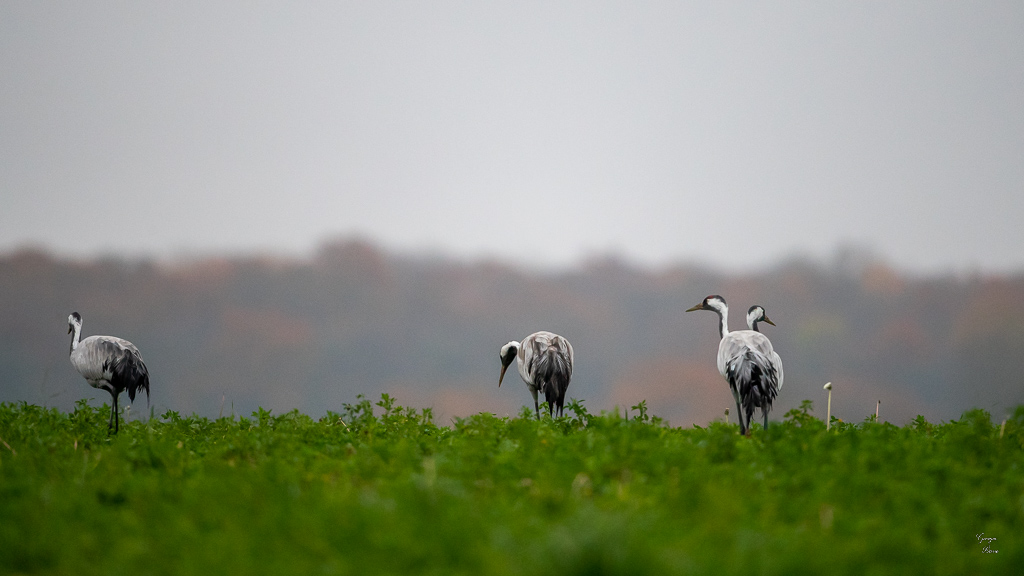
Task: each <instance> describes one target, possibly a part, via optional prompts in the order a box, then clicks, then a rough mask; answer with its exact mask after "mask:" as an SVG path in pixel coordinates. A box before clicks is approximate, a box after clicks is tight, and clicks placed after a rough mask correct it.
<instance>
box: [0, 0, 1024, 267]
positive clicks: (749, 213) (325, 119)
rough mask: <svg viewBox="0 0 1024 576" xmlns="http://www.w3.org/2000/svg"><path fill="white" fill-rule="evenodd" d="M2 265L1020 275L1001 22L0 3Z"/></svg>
mask: <svg viewBox="0 0 1024 576" xmlns="http://www.w3.org/2000/svg"><path fill="white" fill-rule="evenodd" d="M0 198H2V206H0V251H7V250H11V249H14V248H16V247H20V246H24V245H26V244H33V245H41V246H44V247H49V248H52V249H55V250H57V251H58V252H60V253H63V254H71V255H92V254H98V253H126V254H133V255H139V254H155V255H161V256H168V255H170V256H174V255H183V254H189V253H192V254H195V253H199V254H206V253H211V252H225V251H230V252H239V251H244V252H251V251H255V250H263V249H270V250H274V251H276V252H284V253H296V254H303V253H309V251H310V250H312V249H313V248H315V247H316V246H317V245H318V244H319V243H320V242H322V241H323V240H325V239H330V238H333V237H337V236H343V235H354V234H355V235H361V236H363V237H366V238H369V239H371V240H374V241H379V242H381V243H382V244H383V245H384V246H386V247H389V248H392V249H399V250H402V251H414V252H421V251H432V252H443V253H447V254H452V255H455V256H459V257H472V258H476V257H490V256H498V257H503V258H507V259H509V260H513V261H517V262H523V263H533V264H541V265H545V266H547V265H560V264H566V263H573V262H576V261H578V260H579V259H580V258H586V257H590V256H595V255H600V254H603V253H605V252H614V253H616V254H619V255H623V256H626V257H628V258H631V259H634V260H636V261H639V262H642V263H646V264H652V265H662V264H666V263H670V262H676V261H689V260H700V261H703V262H706V263H710V264H713V265H717V266H721V267H724V268H727V269H733V270H742V269H745V268H748V267H753V266H757V267H761V266H764V265H768V264H771V263H774V262H776V261H777V260H779V259H780V258H785V257H789V256H791V255H793V254H802V255H809V256H812V257H827V256H828V255H830V254H832V253H833V251H834V250H835V249H836V248H837V247H838V246H841V245H845V244H857V245H864V246H868V247H871V248H873V249H874V250H876V251H877V252H878V253H880V254H881V255H883V256H884V257H885V258H887V259H888V260H889V261H890V262H891V263H893V264H895V265H897V266H899V267H901V268H904V269H907V270H912V271H921V272H933V271H945V270H981V271H991V272H1002V271H1010V270H1019V269H1024V226H1022V225H1021V224H1020V219H1021V217H1022V215H1024V3H1022V2H1019V1H1013V2H966V1H956V2H939V1H935V0H928V1H926V2H892V1H889V0H886V1H884V2H862V1H857V2H848V3H840V2H820V1H812V2H805V3H800V2H770V3H769V2H751V3H729V2H720V1H710V2H636V1H627V2H616V3H606V2H595V1H591V0H587V1H581V2H547V1H544V2H528V1H523V0H515V1H513V2H471V1H467V2H411V1H410V2H383V1H377V0H375V1H372V2H350V3H349V2H344V3H343V2H338V1H331V2H323V3H312V2H296V1H292V0H289V1H285V2H279V3H278V2H211V1H209V0H202V1H199V2H116V3H108V2H85V1H75V2H61V3H52V2H43V1H39V0H33V1H24V2H21V1H18V2H15V1H11V0H0Z"/></svg>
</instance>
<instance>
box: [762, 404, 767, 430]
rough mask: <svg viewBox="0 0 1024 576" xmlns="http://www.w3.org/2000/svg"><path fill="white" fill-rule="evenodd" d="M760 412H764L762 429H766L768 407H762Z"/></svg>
mask: <svg viewBox="0 0 1024 576" xmlns="http://www.w3.org/2000/svg"><path fill="white" fill-rule="evenodd" d="M762 412H763V413H764V429H765V430H768V409H767V408H763V409H762Z"/></svg>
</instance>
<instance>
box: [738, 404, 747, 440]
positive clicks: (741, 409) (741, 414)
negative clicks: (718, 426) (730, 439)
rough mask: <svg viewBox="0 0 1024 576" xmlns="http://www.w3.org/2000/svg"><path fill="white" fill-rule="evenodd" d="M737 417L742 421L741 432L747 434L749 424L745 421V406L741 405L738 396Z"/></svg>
mask: <svg viewBox="0 0 1024 576" xmlns="http://www.w3.org/2000/svg"><path fill="white" fill-rule="evenodd" d="M736 418H737V419H739V421H740V434H746V433H747V425H746V424H745V423H744V422H743V407H742V406H740V399H739V398H736Z"/></svg>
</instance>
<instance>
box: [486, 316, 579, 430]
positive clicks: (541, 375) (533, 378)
mask: <svg viewBox="0 0 1024 576" xmlns="http://www.w3.org/2000/svg"><path fill="white" fill-rule="evenodd" d="M500 356H501V374H500V375H499V376H498V387H499V388H500V387H501V381H502V379H503V378H505V370H506V369H508V367H509V365H510V364H512V361H513V360H517V361H518V366H519V376H521V377H522V378H523V382H526V387H527V388H529V389H530V394H532V395H533V407H534V410H536V412H537V419H538V420H539V419H540V404H539V403H538V402H537V391H538V390H539V391H541V392H544V399H545V400H546V401H547V403H548V415H549V416H551V415H553V411H554V410H555V408H557V409H558V415H559V416H561V415H562V405H563V404H564V403H565V390H566V389H567V388H568V387H569V379H570V378H572V366H573V353H572V344H569V341H568V340H566V339H565V338H563V337H561V336H559V335H558V334H552V333H551V332H536V333H534V334H530V335H529V336H527V337H526V338H524V339H523V341H522V343H520V342H516V341H515V340H513V341H511V342H509V343H508V344H505V345H504V346H502V347H501V352H500Z"/></svg>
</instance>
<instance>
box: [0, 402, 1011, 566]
mask: <svg viewBox="0 0 1024 576" xmlns="http://www.w3.org/2000/svg"><path fill="white" fill-rule="evenodd" d="M808 404H809V403H805V404H804V407H803V410H792V411H790V412H789V413H788V414H787V415H786V416H785V419H784V421H783V422H780V423H778V424H773V425H772V426H771V427H769V430H768V431H767V433H766V432H765V431H763V430H761V429H760V427H759V426H755V429H754V432H753V435H752V436H751V437H749V438H745V437H740V436H739V435H738V433H737V427H736V426H735V425H732V426H729V425H726V424H724V423H714V424H712V425H711V426H710V427H708V428H700V427H694V428H670V427H667V426H665V425H664V423H662V422H661V421H659V420H658V419H657V418H649V417H648V416H647V415H646V414H645V413H644V410H643V407H642V406H638V407H635V408H634V409H633V410H632V411H631V412H630V416H629V418H628V419H627V418H624V417H623V416H622V414H621V413H620V414H613V413H606V414H601V415H599V416H598V415H590V414H588V413H587V411H586V409H585V408H584V407H583V406H581V405H580V404H578V403H573V404H572V405H571V407H569V408H567V410H566V413H567V414H572V416H567V417H566V418H563V419H561V420H554V421H553V420H550V419H547V418H546V417H545V418H544V419H543V420H541V421H539V422H538V421H536V420H535V419H533V417H532V416H531V415H530V414H529V413H528V412H527V411H525V410H524V412H523V414H522V415H520V416H519V417H516V418H497V417H494V416H492V415H489V414H479V415H476V416H472V417H469V418H466V419H463V420H456V421H455V422H453V423H452V424H451V426H441V425H438V424H436V423H435V422H433V419H432V417H431V414H430V412H429V410H414V409H410V408H401V407H399V406H397V405H396V404H395V403H394V400H393V399H391V398H389V397H387V396H386V395H385V396H384V397H382V399H381V401H379V402H378V403H377V404H376V406H374V405H371V403H370V402H369V401H367V400H363V399H360V400H359V401H357V403H356V404H353V405H345V406H344V407H343V408H342V409H341V410H340V412H337V413H333V412H329V413H328V415H327V416H326V417H324V418H322V419H320V420H314V419H311V418H309V417H307V416H305V415H303V414H300V413H298V412H292V413H287V414H282V415H274V414H270V413H268V412H265V411H260V412H258V413H255V414H253V415H252V417H251V418H237V417H235V418H227V417H225V418H219V419H216V420H210V419H206V418H199V417H182V416H180V415H178V414H176V413H174V412H167V413H166V414H163V415H158V416H156V417H154V418H152V419H150V420H149V421H148V422H140V421H131V422H128V423H127V424H123V425H122V428H121V433H120V434H119V435H117V436H116V437H108V436H107V427H106V424H107V422H106V419H107V415H108V412H107V410H106V409H105V408H102V407H100V408H92V407H89V406H87V405H86V403H85V402H81V403H79V405H78V407H77V409H76V410H75V411H74V412H72V413H70V414H68V413H62V412H59V411H57V410H54V409H46V408H41V407H38V406H33V405H28V404H0V439H2V443H0V573H5V574H9V573H13V574H21V573H24V574H35V573H43V574H135V575H139V574H183V573H196V574H212V573H221V574H228V573H231V574H266V573H293V574H353V575H360V574H508V575H514V574H515V575H518V574H559V575H573V574H746V575H750V574H755V575H757V574H858V575H864V574H910V573H917V574H958V575H959V574H993V573H1005V574H1011V573H1020V571H1021V570H1022V568H1021V567H1022V566H1024V548H1022V546H1021V541H1022V538H1024V407H1021V408H1018V409H1017V411H1016V414H1015V416H1014V417H1013V418H1011V419H1009V420H1008V421H1007V422H1006V423H1005V425H1004V426H1001V425H1000V424H1001V423H996V424H993V423H992V421H991V420H990V418H989V415H988V414H987V413H985V412H983V411H971V412H968V413H966V414H964V415H963V417H962V418H961V419H960V420H958V421H954V422H948V423H944V424H931V423H928V422H926V421H924V419H922V418H918V420H916V421H914V422H913V423H911V424H910V425H908V426H906V427H897V426H894V425H891V424H885V423H875V422H871V421H865V422H863V423H860V424H849V423H839V422H836V423H835V425H834V426H833V429H832V430H831V431H830V432H826V431H825V424H824V422H822V421H820V420H817V419H815V418H813V417H812V416H810V415H809V414H808V412H807V408H808V407H809V406H808ZM982 533H983V534H984V537H985V538H989V537H991V538H996V540H992V541H988V542H987V545H988V549H989V550H991V552H990V553H986V552H985V544H986V543H980V542H979V540H978V535H979V534H982ZM996 551H998V552H996Z"/></svg>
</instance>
